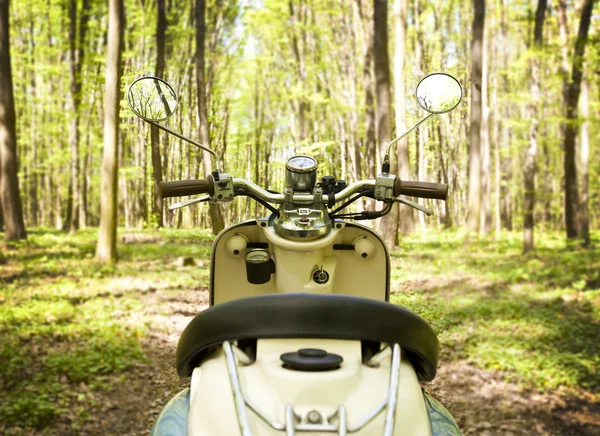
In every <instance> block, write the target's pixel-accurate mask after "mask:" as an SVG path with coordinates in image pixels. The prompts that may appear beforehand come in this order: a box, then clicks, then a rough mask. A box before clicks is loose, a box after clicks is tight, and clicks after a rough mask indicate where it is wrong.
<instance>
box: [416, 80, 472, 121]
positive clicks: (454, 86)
mask: <svg viewBox="0 0 600 436" xmlns="http://www.w3.org/2000/svg"><path fill="white" fill-rule="evenodd" d="M415 96H416V97H417V103H419V106H421V107H422V108H423V109H425V110H426V111H427V112H429V113H432V114H443V113H446V112H450V111H451V110H452V109H454V108H455V107H456V106H458V103H460V101H461V100H462V87H461V86H460V82H459V81H458V80H457V79H456V78H454V77H453V76H451V75H450V74H446V73H433V74H430V75H428V76H425V77H423V79H421V81H420V82H419V84H418V85H417V89H416V91H415Z"/></svg>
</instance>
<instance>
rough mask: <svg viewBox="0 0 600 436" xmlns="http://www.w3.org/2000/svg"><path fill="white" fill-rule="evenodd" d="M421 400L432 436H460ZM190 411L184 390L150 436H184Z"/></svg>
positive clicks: (436, 405)
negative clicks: (427, 416) (425, 409)
mask: <svg viewBox="0 0 600 436" xmlns="http://www.w3.org/2000/svg"><path fill="white" fill-rule="evenodd" d="M423 400H424V401H425V406H426V408H427V414H428V415H429V422H430V423H431V433H432V436H460V435H461V433H460V430H459V429H458V426H457V425H456V422H455V421H454V418H452V415H450V413H449V412H448V411H447V410H446V408H445V407H444V406H442V404H441V403H440V402H439V401H437V400H436V399H435V398H433V397H432V396H431V395H430V394H429V393H428V392H423ZM189 409H190V390H189V389H184V390H183V391H181V392H179V393H178V394H177V395H175V396H174V397H173V398H172V399H171V401H169V402H168V403H167V405H166V406H165V407H164V408H163V410H162V411H161V412H160V414H159V415H158V418H157V419H156V423H155V424H154V427H153V428H152V433H151V436H185V435H186V433H187V415H188V411H189Z"/></svg>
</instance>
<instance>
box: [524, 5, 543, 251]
mask: <svg viewBox="0 0 600 436" xmlns="http://www.w3.org/2000/svg"><path fill="white" fill-rule="evenodd" d="M547 5H548V0H538V5H537V10H536V12H535V27H534V31H533V35H534V36H533V50H534V55H533V57H532V59H531V69H530V72H531V88H530V89H531V99H532V100H531V103H530V105H529V115H530V119H529V148H528V149H527V156H526V157H525V165H524V166H523V185H524V186H523V188H524V198H523V214H524V216H523V253H527V252H528V251H531V250H533V246H534V242H533V227H534V221H533V217H534V214H533V212H534V209H535V173H536V156H537V148H538V130H539V123H540V121H539V104H540V50H541V48H542V40H543V31H544V18H545V16H546V7H547Z"/></svg>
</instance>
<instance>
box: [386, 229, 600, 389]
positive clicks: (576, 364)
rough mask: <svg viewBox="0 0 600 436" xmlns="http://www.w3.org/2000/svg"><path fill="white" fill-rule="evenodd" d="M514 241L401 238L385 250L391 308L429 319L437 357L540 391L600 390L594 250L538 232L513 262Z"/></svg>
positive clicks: (599, 299)
mask: <svg viewBox="0 0 600 436" xmlns="http://www.w3.org/2000/svg"><path fill="white" fill-rule="evenodd" d="M518 236H519V235H516V234H503V235H502V238H501V239H499V240H496V241H493V240H478V241H471V243H470V244H467V245H463V244H464V237H463V236H461V235H460V234H458V233H441V234H440V233H435V234H432V233H430V234H425V235H421V236H419V237H411V238H407V239H406V240H405V241H403V244H402V249H401V250H400V251H399V252H395V253H393V256H394V257H396V258H399V260H400V262H401V268H400V271H397V272H396V273H395V277H396V280H397V281H396V286H397V287H399V288H400V289H401V291H400V292H398V293H396V294H394V295H393V297H392V301H393V302H395V303H397V304H401V305H403V306H406V307H407V308H409V309H411V310H414V311H415V312H417V313H418V314H420V315H421V316H423V317H424V318H426V319H427V320H428V321H430V322H431V324H432V325H433V327H434V329H435V330H436V332H437V333H438V335H439V337H440V340H441V350H442V355H443V356H444V357H445V358H447V359H448V358H449V359H468V360H470V361H472V362H474V363H476V364H478V365H480V366H482V367H484V368H488V369H492V370H497V371H502V372H503V373H504V374H505V375H506V377H507V378H508V379H510V380H514V381H518V382H519V383H520V384H522V385H524V386H526V387H534V388H537V389H540V390H542V391H545V390H556V389H562V390H565V391H570V392H577V391H579V390H588V391H591V392H594V393H596V394H598V393H600V392H599V387H600V377H599V375H598V374H599V373H598V367H599V365H600V345H599V344H598V334H599V333H600V290H599V289H600V252H599V250H598V249H594V250H581V249H578V248H567V247H565V246H564V242H562V240H561V238H560V235H558V234H556V233H550V234H549V233H544V234H543V235H541V236H540V238H539V239H540V240H539V241H538V242H537V244H538V249H537V251H536V252H535V253H533V254H530V255H527V256H523V255H521V254H520V250H521V246H520V239H519V237H518ZM597 237H598V235H597V234H596V238H597Z"/></svg>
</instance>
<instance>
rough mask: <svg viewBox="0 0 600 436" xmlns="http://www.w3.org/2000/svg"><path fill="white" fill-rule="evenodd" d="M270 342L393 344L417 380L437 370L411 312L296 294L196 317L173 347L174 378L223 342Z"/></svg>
mask: <svg viewBox="0 0 600 436" xmlns="http://www.w3.org/2000/svg"><path fill="white" fill-rule="evenodd" d="M273 338H324V339H349V340H362V341H375V342H386V343H397V344H398V345H400V347H402V349H403V351H404V352H405V354H406V357H407V358H408V359H409V360H410V362H411V363H412V365H413V366H414V368H415V371H416V372H417V375H418V377H419V380H421V381H430V380H433V378H434V377H435V372H436V369H437V363H438V351H439V343H438V339H437V337H436V335H435V333H434V332H433V329H432V328H431V326H430V325H429V324H428V323H427V321H425V320H424V319H423V318H421V317H420V316H418V315H416V314H414V313H412V312H411V311H409V310H407V309H404V308H402V307H399V306H396V305H393V304H391V303H386V302H383V301H376V300H370V299H366V298H358V297H350V296H346V295H312V294H304V293H298V294H271V295H262V296H258V297H250V298H242V299H239V300H235V301H230V302H227V303H222V304H218V305H216V306H213V307H211V308H209V309H207V310H205V311H204V312H201V313H200V314H198V315H196V317H195V318H194V319H193V320H192V321H191V322H190V323H189V324H188V326H187V327H186V328H185V330H184V331H183V333H182V334H181V337H180V338H179V343H178V344H177V358H176V360H177V373H178V374H179V375H180V376H183V377H188V376H190V375H191V374H192V371H193V370H194V368H195V367H196V366H198V364H199V363H200V361H201V360H202V358H203V357H204V354H206V352H207V349H208V348H209V347H211V346H214V345H219V344H222V343H223V342H224V341H235V340H243V339H273Z"/></svg>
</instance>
